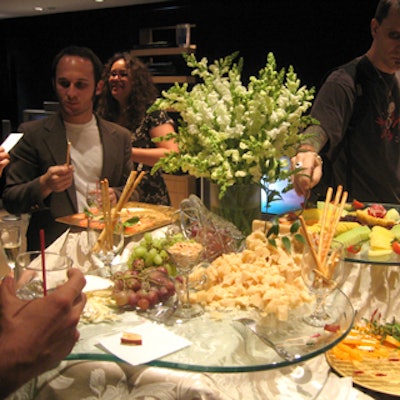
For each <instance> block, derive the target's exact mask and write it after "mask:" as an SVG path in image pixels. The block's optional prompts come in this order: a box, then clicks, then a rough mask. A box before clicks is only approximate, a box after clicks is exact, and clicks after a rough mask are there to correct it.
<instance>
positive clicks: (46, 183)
mask: <svg viewBox="0 0 400 400" xmlns="http://www.w3.org/2000/svg"><path fill="white" fill-rule="evenodd" d="M73 178H74V167H73V166H72V165H67V164H64V165H54V166H52V167H49V169H48V170H47V172H46V173H45V174H44V175H42V176H41V177H40V186H41V191H42V194H43V198H46V197H47V196H48V195H49V194H50V193H52V192H56V193H59V192H63V191H64V190H66V189H68V188H69V187H70V186H71V185H72V180H73Z"/></svg>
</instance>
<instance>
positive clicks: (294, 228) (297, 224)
mask: <svg viewBox="0 0 400 400" xmlns="http://www.w3.org/2000/svg"><path fill="white" fill-rule="evenodd" d="M300 226H301V223H300V221H299V220H298V219H297V220H296V221H294V222H293V224H292V225H291V226H290V233H296V232H298V231H299V229H300Z"/></svg>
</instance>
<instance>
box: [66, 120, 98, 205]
mask: <svg viewBox="0 0 400 400" xmlns="http://www.w3.org/2000/svg"><path fill="white" fill-rule="evenodd" d="M64 124H65V129H66V132H67V140H68V141H69V142H70V143H71V163H72V165H73V166H74V168H75V172H74V181H75V187H76V197H77V202H78V212H82V211H83V210H84V208H85V207H87V202H86V190H87V185H88V183H95V182H98V181H99V179H100V174H101V170H102V168H103V147H102V145H101V140H100V133H99V128H98V126H97V123H96V118H95V116H94V115H93V116H92V119H91V121H90V122H88V123H86V124H71V123H69V122H65V121H64Z"/></svg>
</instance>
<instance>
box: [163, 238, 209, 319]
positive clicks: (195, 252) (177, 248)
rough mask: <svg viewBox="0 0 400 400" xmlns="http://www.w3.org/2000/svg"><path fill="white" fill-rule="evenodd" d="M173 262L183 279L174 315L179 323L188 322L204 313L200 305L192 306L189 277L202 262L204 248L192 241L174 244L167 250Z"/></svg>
mask: <svg viewBox="0 0 400 400" xmlns="http://www.w3.org/2000/svg"><path fill="white" fill-rule="evenodd" d="M167 252H168V254H169V256H170V257H171V260H172V261H173V262H174V264H175V266H176V269H177V270H178V273H179V274H180V275H181V276H182V277H183V280H182V287H181V291H180V292H181V295H179V294H178V295H179V296H180V298H179V304H178V306H177V308H176V311H175V313H174V317H175V318H176V319H177V321H179V320H180V319H181V320H187V319H190V318H193V317H197V316H199V315H201V314H203V313H204V309H203V307H201V305H200V304H191V302H190V293H189V292H190V286H189V275H190V272H191V271H192V270H193V268H194V267H195V266H196V265H197V264H198V263H199V262H200V260H201V257H202V252H203V246H202V245H201V244H200V243H197V242H192V241H182V242H177V243H175V244H173V245H172V246H171V247H169V249H168V250H167Z"/></svg>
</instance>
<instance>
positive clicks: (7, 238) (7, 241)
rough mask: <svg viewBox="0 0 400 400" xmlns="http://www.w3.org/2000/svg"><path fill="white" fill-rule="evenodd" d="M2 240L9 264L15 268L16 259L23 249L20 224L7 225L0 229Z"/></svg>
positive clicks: (0, 239)
mask: <svg viewBox="0 0 400 400" xmlns="http://www.w3.org/2000/svg"><path fill="white" fill-rule="evenodd" d="M0 242H1V245H2V247H3V251H4V254H5V256H6V259H7V264H8V266H9V267H10V268H11V269H14V268H15V260H16V258H17V256H18V254H19V252H20V250H21V227H20V226H19V225H12V226H5V227H3V228H1V230H0Z"/></svg>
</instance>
